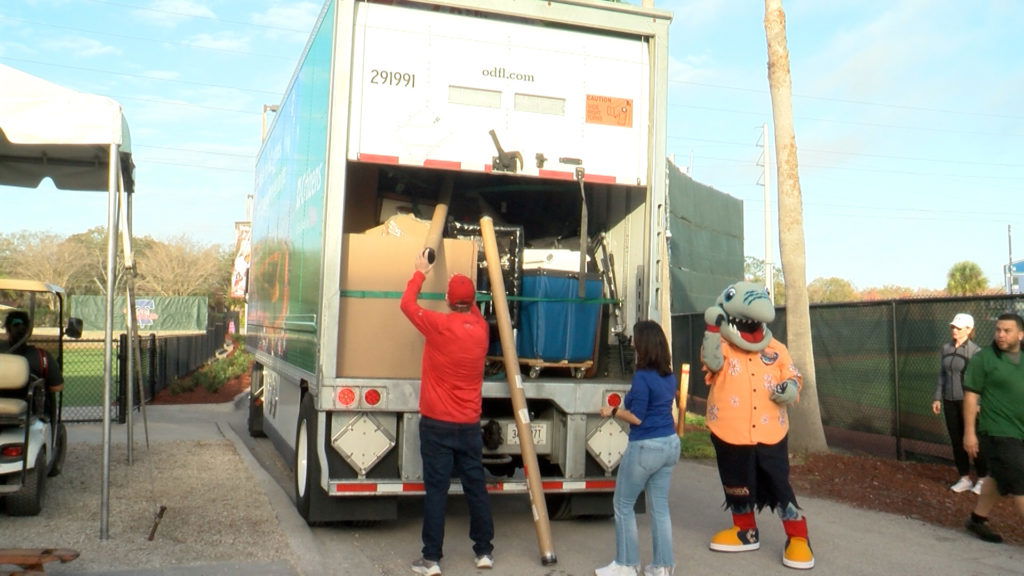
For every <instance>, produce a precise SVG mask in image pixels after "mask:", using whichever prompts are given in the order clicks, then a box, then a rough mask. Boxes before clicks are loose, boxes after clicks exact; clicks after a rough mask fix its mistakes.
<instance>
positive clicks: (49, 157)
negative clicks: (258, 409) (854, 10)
mask: <svg viewBox="0 0 1024 576" xmlns="http://www.w3.org/2000/svg"><path fill="white" fill-rule="evenodd" d="M47 178H49V179H50V180H51V181H52V182H53V184H54V186H56V187H57V188H60V189H62V190H93V191H103V190H106V191H107V194H108V201H107V287H106V290H107V310H106V322H105V327H104V329H105V334H104V362H103V408H104V410H103V487H102V494H101V514H100V538H102V539H106V538H107V522H108V518H109V496H110V479H109V474H110V404H111V402H110V400H111V371H112V366H111V354H112V350H113V318H114V316H113V310H114V291H115V290H116V288H115V280H116V278H115V271H116V268H117V266H116V264H117V237H118V226H119V218H120V219H121V220H123V221H124V222H126V223H130V211H131V193H132V192H133V191H134V184H135V183H134V178H133V164H132V157H131V136H130V135H129V132H128V123H127V121H126V120H125V118H124V114H123V112H122V110H121V105H120V104H119V103H117V102H115V101H114V100H111V99H110V98H106V97H104V96H98V95H95V94H86V93H82V92H77V91H75V90H71V89H69V88H65V87H63V86H58V85H57V84H53V83H51V82H48V81H46V80H43V79H41V78H37V77H35V76H32V75H30V74H26V73H24V72H21V71H19V70H15V69H14V68H11V67H9V66H5V65H3V64H0V185H9V186H20V187H28V188H36V187H38V186H39V184H40V183H41V182H42V181H43V180H45V179H47ZM125 228H126V229H125V231H124V236H125V252H126V260H127V259H128V258H130V234H131V231H130V225H126V226H125Z"/></svg>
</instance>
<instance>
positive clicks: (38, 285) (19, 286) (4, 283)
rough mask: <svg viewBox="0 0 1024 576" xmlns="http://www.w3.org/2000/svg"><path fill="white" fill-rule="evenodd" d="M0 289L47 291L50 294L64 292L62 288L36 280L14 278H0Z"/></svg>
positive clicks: (61, 293)
mask: <svg viewBox="0 0 1024 576" xmlns="http://www.w3.org/2000/svg"><path fill="white" fill-rule="evenodd" d="M0 290H15V291H18V292H48V293H50V294H60V295H63V294H64V289H63V288H61V287H60V286H54V285H53V284H48V283H46V282H40V281H38V280H15V279H13V278H0Z"/></svg>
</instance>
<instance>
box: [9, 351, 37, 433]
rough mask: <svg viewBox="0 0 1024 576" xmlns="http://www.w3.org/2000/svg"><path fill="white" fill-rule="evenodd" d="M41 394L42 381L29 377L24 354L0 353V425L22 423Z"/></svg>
mask: <svg viewBox="0 0 1024 576" xmlns="http://www.w3.org/2000/svg"><path fill="white" fill-rule="evenodd" d="M41 394H43V381H42V379H40V378H33V377H31V374H30V373H29V370H28V360H26V359H25V357H24V356H19V355H17V354H0V425H4V424H17V425H21V424H23V423H24V422H25V418H26V415H27V414H28V412H29V407H30V406H35V405H37V404H38V403H37V402H36V398H37V396H38V395H41ZM33 412H35V410H33Z"/></svg>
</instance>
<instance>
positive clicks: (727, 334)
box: [715, 282, 775, 352]
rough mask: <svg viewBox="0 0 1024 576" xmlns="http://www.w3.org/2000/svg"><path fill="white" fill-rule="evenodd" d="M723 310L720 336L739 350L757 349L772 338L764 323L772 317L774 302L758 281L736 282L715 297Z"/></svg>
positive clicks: (762, 348) (755, 350)
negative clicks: (723, 316)
mask: <svg viewBox="0 0 1024 576" xmlns="http://www.w3.org/2000/svg"><path fill="white" fill-rule="evenodd" d="M715 305H716V306H718V307H719V308H721V309H722V311H723V312H725V318H724V321H723V322H722V323H721V325H720V327H719V329H720V331H721V334H722V337H723V338H725V339H726V340H728V341H729V343H730V344H733V345H734V346H737V347H739V348H740V349H742V350H747V351H750V352H759V351H761V350H764V349H765V348H766V347H767V346H768V343H769V342H771V341H772V333H771V331H770V330H769V329H768V323H769V322H771V321H772V320H775V305H774V304H772V299H771V298H770V297H769V296H768V290H767V289H765V287H764V285H762V284H755V283H753V282H737V283H735V284H733V285H731V286H729V287H728V288H726V289H725V290H724V291H723V292H722V294H721V295H720V296H719V297H718V300H716V301H715Z"/></svg>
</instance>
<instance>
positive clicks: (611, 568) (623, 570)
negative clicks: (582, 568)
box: [594, 560, 637, 576]
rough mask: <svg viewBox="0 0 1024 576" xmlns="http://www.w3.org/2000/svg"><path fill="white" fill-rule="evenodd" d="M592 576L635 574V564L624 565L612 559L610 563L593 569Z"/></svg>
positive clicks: (628, 575)
mask: <svg viewBox="0 0 1024 576" xmlns="http://www.w3.org/2000/svg"><path fill="white" fill-rule="evenodd" d="M594 576H637V573H636V567H635V566H626V565H625V564H619V563H618V562H616V561H614V560H612V563H611V564H609V565H607V566H605V567H603V568H598V569H597V570H594Z"/></svg>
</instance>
